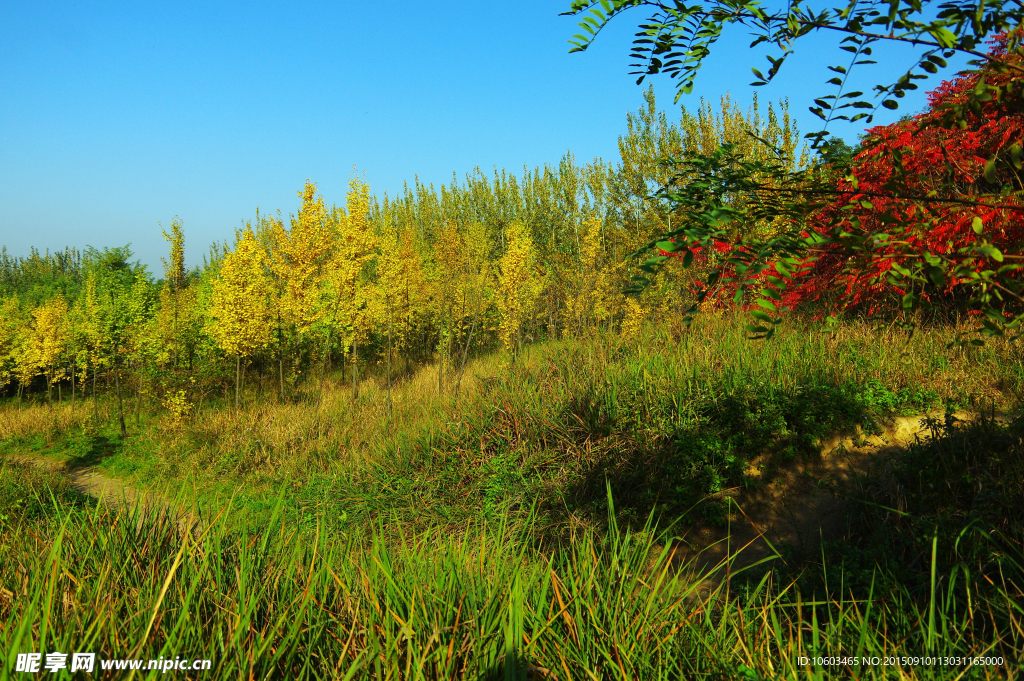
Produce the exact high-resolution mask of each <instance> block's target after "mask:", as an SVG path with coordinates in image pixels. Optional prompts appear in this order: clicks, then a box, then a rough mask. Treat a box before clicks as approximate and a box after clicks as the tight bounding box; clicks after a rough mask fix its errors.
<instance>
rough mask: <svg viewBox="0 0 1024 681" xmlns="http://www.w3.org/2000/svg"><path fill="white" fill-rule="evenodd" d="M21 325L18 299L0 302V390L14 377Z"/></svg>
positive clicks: (11, 298)
mask: <svg viewBox="0 0 1024 681" xmlns="http://www.w3.org/2000/svg"><path fill="white" fill-rule="evenodd" d="M21 323H22V320H21V313H20V306H19V305H18V298H17V297H16V296H11V297H10V298H6V299H4V300H0V388H2V387H3V386H5V385H7V384H8V383H9V382H10V381H11V378H13V376H14V371H15V367H16V365H17V357H18V341H19V334H20V331H21Z"/></svg>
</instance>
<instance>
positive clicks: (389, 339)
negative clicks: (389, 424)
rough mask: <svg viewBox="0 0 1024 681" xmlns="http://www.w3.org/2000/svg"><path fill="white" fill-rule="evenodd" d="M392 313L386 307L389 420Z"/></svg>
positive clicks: (389, 405)
mask: <svg viewBox="0 0 1024 681" xmlns="http://www.w3.org/2000/svg"><path fill="white" fill-rule="evenodd" d="M393 318H394V312H393V311H392V310H391V308H390V306H388V418H389V419H390V418H391V327H392V325H393Z"/></svg>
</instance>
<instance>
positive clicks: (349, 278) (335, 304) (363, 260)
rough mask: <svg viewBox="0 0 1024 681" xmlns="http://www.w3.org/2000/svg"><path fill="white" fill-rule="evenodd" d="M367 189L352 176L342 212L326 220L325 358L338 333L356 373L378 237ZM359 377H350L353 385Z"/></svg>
mask: <svg viewBox="0 0 1024 681" xmlns="http://www.w3.org/2000/svg"><path fill="white" fill-rule="evenodd" d="M369 210H370V188H369V186H368V185H367V184H366V183H365V182H364V181H362V180H361V179H359V178H358V177H353V178H352V179H351V180H350V182H349V191H348V196H347V198H346V204H345V210H341V209H339V208H334V209H333V210H332V211H331V213H330V217H329V220H328V224H329V227H330V230H331V235H332V249H331V255H330V258H329V260H328V261H327V264H326V272H325V282H324V283H325V289H326V290H325V301H324V304H325V307H326V310H327V312H326V322H327V328H328V337H327V340H326V341H325V347H324V353H325V358H326V356H327V353H328V352H329V351H330V347H331V342H330V341H331V334H332V333H337V334H338V335H339V336H340V340H341V350H342V353H343V354H348V353H350V354H351V358H352V360H351V361H352V365H353V366H352V371H353V372H356V371H357V370H358V369H357V366H356V365H357V361H358V343H359V340H360V339H361V338H363V337H364V336H365V332H366V330H367V327H368V324H367V322H368V320H367V316H368V304H367V297H368V295H369V291H368V286H369V283H368V282H367V281H366V280H365V278H364V276H363V275H364V272H365V270H366V267H367V265H368V264H369V263H370V262H371V261H372V260H373V259H374V258H376V247H377V237H376V235H375V234H374V233H373V229H372V227H371V225H370V218H369ZM357 382H358V376H356V375H355V374H353V384H355V383H357Z"/></svg>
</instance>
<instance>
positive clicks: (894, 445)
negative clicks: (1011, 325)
mask: <svg viewBox="0 0 1024 681" xmlns="http://www.w3.org/2000/svg"><path fill="white" fill-rule="evenodd" d="M944 416H945V412H941V411H939V412H931V413H927V414H919V415H917V416H900V417H895V418H893V419H891V420H890V421H889V422H888V423H885V424H882V426H883V431H884V432H883V433H882V434H881V435H869V436H865V435H863V433H862V432H861V430H860V428H858V429H857V431H855V432H853V433H846V434H841V435H836V436H834V437H832V438H830V439H829V440H827V441H826V442H824V443H823V446H822V449H821V459H820V460H818V461H812V462H806V463H805V462H799V461H797V462H794V463H793V464H791V465H788V466H785V467H783V468H781V469H780V470H778V471H777V472H776V473H775V475H774V476H773V478H772V482H771V483H769V484H767V485H765V486H764V487H763V488H761V489H758V490H755V491H751V492H748V493H742V494H740V493H734V494H732V495H730V496H732V497H733V499H734V501H735V502H736V507H737V509H738V511H737V512H736V513H733V514H732V516H731V526H730V527H729V528H728V529H725V528H712V527H708V526H700V525H697V526H694V527H692V528H690V530H689V531H688V532H687V533H686V535H685V536H684V537H683V538H682V540H681V541H678V542H677V543H676V544H675V546H674V547H673V551H674V555H673V559H674V561H675V562H676V564H677V565H680V566H685V565H689V566H691V567H693V568H695V569H697V570H700V571H705V570H708V569H710V568H712V567H714V566H716V565H720V564H722V563H723V561H724V560H725V558H726V557H727V556H729V555H734V554H735V553H736V552H737V551H740V553H739V555H738V556H736V557H735V559H734V561H733V562H732V565H731V568H730V571H731V570H738V569H744V568H747V567H751V566H754V565H755V564H756V563H757V562H758V561H762V560H764V559H768V558H771V557H773V556H776V555H777V552H782V553H783V554H785V550H786V549H784V547H786V548H787V549H793V550H795V551H796V552H798V553H804V554H805V555H806V554H807V552H809V551H813V550H814V549H815V548H816V547H817V546H818V544H819V543H820V542H821V541H822V540H825V541H829V540H835V539H839V538H841V534H842V532H843V530H844V528H845V524H846V516H847V512H848V510H849V509H850V507H851V502H850V501H849V500H848V499H846V498H844V497H842V496H838V495H837V494H835V492H836V491H840V492H841V491H842V490H843V489H844V488H849V486H850V483H851V482H852V480H853V478H854V477H855V476H856V475H857V474H859V473H864V472H866V471H867V469H868V466H869V465H870V464H871V461H872V459H873V458H877V457H880V456H885V455H887V454H891V453H893V452H894V451H897V450H899V449H903V448H905V447H906V446H907V445H909V444H911V443H912V442H914V440H915V438H921V439H924V438H926V437H928V436H930V435H931V434H932V433H931V430H930V429H929V428H927V427H926V425H925V419H927V418H933V419H937V420H939V421H942V420H943V418H944ZM954 416H955V417H956V418H957V419H958V420H960V421H970V420H973V419H975V418H978V415H977V414H973V413H967V412H957V413H956V414H954ZM995 418H996V420H998V421H1001V422H1004V423H1005V422H1008V421H1009V420H1010V418H1009V417H1007V416H1006V415H1004V414H996V415H995ZM757 463H758V462H757V461H756V460H755V461H754V462H753V465H752V466H751V467H750V469H748V475H751V476H753V477H759V476H760V474H761V473H760V469H759V468H758V466H757ZM741 549H742V550H741ZM783 559H784V557H783ZM719 583H721V579H720V578H715V579H713V580H709V581H708V582H707V583H706V586H707V587H708V588H712V587H714V586H715V585H717V584H719Z"/></svg>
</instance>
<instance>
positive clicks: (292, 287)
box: [270, 180, 331, 375]
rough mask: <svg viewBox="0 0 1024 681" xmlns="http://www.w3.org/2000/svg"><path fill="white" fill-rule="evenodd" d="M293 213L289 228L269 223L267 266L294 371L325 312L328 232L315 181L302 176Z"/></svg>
mask: <svg viewBox="0 0 1024 681" xmlns="http://www.w3.org/2000/svg"><path fill="white" fill-rule="evenodd" d="M298 195H299V198H300V199H302V206H301V207H300V208H299V214H298V216H297V217H295V218H292V221H291V229H287V230H286V229H285V228H284V225H283V223H282V222H280V221H277V222H276V223H275V224H273V227H272V229H273V244H272V249H271V250H272V257H271V259H270V267H271V269H272V270H273V272H274V274H275V275H276V276H277V278H278V281H279V282H280V286H281V296H280V300H279V310H280V314H281V317H282V320H283V322H284V324H285V325H287V326H288V327H289V329H290V330H291V331H292V334H293V336H294V339H293V340H294V342H293V349H294V351H295V355H294V357H293V369H294V372H295V374H296V375H298V372H299V371H300V369H299V362H300V360H301V353H302V350H303V342H304V339H305V338H306V337H307V335H308V334H309V331H310V329H311V328H312V327H313V325H314V324H315V323H317V322H318V321H320V319H321V318H322V317H323V314H324V312H325V307H324V305H323V301H322V300H321V297H322V291H323V282H324V277H325V267H326V265H327V263H328V262H329V260H330V257H331V232H330V229H329V227H328V224H327V220H328V214H327V208H326V207H325V206H324V199H323V197H322V196H320V195H318V194H317V193H316V183H315V182H313V181H312V180H306V184H305V186H304V187H303V188H302V191H300V192H299V193H298Z"/></svg>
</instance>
